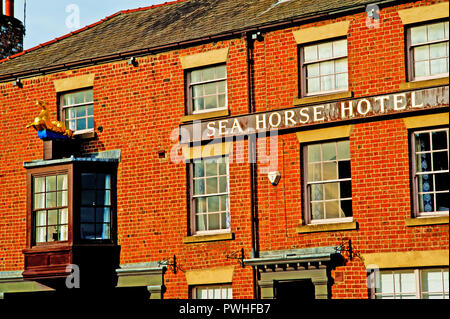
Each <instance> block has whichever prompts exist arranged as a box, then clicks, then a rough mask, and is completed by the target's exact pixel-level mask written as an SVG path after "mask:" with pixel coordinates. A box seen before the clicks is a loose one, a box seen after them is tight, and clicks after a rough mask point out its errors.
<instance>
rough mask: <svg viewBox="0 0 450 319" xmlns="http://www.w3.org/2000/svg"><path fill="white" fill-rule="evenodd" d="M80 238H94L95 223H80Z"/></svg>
mask: <svg viewBox="0 0 450 319" xmlns="http://www.w3.org/2000/svg"><path fill="white" fill-rule="evenodd" d="M81 238H82V239H95V224H81Z"/></svg>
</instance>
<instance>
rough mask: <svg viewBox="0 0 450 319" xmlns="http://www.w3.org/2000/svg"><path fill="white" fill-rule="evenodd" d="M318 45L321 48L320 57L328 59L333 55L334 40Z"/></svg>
mask: <svg viewBox="0 0 450 319" xmlns="http://www.w3.org/2000/svg"><path fill="white" fill-rule="evenodd" d="M317 47H318V50H319V59H328V58H331V57H332V56H333V45H332V42H327V43H321V44H319V45H318V46H317Z"/></svg>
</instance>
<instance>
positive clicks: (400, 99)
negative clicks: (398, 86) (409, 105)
mask: <svg viewBox="0 0 450 319" xmlns="http://www.w3.org/2000/svg"><path fill="white" fill-rule="evenodd" d="M400 103H402V105H401V106H400V105H399V104H400ZM404 109H406V94H405V93H402V94H394V110H395V111H402V110H404Z"/></svg>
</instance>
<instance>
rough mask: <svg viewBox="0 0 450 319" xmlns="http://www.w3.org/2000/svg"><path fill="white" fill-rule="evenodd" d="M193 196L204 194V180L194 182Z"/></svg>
mask: <svg viewBox="0 0 450 319" xmlns="http://www.w3.org/2000/svg"><path fill="white" fill-rule="evenodd" d="M194 194H195V195H202V194H205V180H204V179H197V180H194Z"/></svg>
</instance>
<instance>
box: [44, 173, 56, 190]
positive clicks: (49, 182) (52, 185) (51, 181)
mask: <svg viewBox="0 0 450 319" xmlns="http://www.w3.org/2000/svg"><path fill="white" fill-rule="evenodd" d="M45 190H46V191H47V192H50V191H56V176H47V177H46V178H45Z"/></svg>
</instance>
